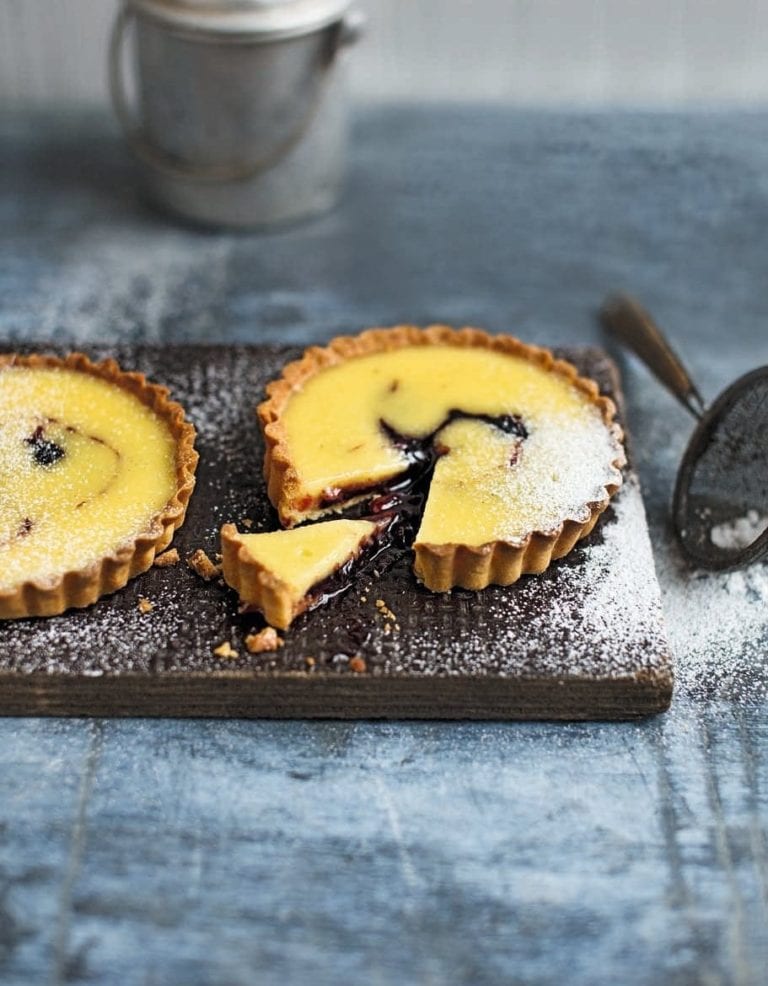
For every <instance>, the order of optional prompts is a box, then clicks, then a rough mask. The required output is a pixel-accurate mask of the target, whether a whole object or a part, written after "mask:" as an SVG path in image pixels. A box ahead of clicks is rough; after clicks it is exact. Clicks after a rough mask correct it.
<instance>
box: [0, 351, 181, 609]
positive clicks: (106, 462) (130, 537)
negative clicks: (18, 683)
mask: <svg viewBox="0 0 768 986" xmlns="http://www.w3.org/2000/svg"><path fill="white" fill-rule="evenodd" d="M194 438H195V431H194V428H193V427H192V425H191V424H189V423H188V422H187V421H186V420H185V417H184V411H183V409H182V408H181V407H180V406H179V405H178V404H175V403H174V402H172V401H171V400H169V398H168V391H167V390H166V389H165V388H163V387H159V386H156V385H154V384H151V383H149V382H148V381H147V380H146V379H145V378H144V377H143V376H142V375H141V374H137V373H124V372H122V371H121V370H120V368H119V367H118V365H117V364H116V363H115V362H114V361H113V360H107V361H105V362H103V363H92V362H91V361H90V360H89V359H88V358H87V357H86V356H84V355H82V354H79V353H74V354H71V355H70V356H68V357H67V358H65V359H59V358H58V357H55V356H43V355H32V356H19V355H6V356H0V619H14V618H19V617H26V616H52V615H55V614H57V613H62V612H64V611H65V610H66V609H69V608H70V607H81V606H88V605H90V604H91V603H93V602H95V601H96V600H97V599H99V598H100V597H101V596H103V595H106V594H107V593H111V592H114V591H115V590H117V589H120V588H121V587H122V586H124V585H125V584H126V582H127V581H128V580H129V579H130V578H133V577H134V576H135V575H138V574H139V573H140V572H144V571H146V570H147V569H148V568H149V567H150V566H151V565H152V562H153V561H154V558H155V555H156V554H157V553H159V552H161V551H163V550H164V549H165V548H166V547H167V546H168V544H169V542H170V541H171V538H172V537H173V534H174V531H175V530H176V528H178V527H179V526H180V525H181V524H182V523H183V521H184V516H185V513H186V508H187V504H188V502H189V498H190V496H191V494H192V490H193V488H194V481H195V479H194V477H195V467H196V465H197V453H196V452H195V450H194Z"/></svg>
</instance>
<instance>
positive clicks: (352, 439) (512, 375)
mask: <svg viewBox="0 0 768 986" xmlns="http://www.w3.org/2000/svg"><path fill="white" fill-rule="evenodd" d="M258 411H259V418H260V421H261V425H262V430H263V433H264V437H265V444H266V454H265V477H266V480H267V487H268V492H269V496H270V499H271V500H272V503H273V504H274V505H275V507H276V508H277V511H278V514H279V517H280V520H281V523H282V524H283V525H285V526H288V527H290V526H292V525H294V524H297V523H300V522H302V521H304V520H306V519H314V518H318V517H322V516H324V515H326V514H327V513H328V512H330V511H338V510H340V509H344V508H346V507H347V506H349V505H350V504H352V503H354V502H356V501H358V500H360V499H365V498H367V497H371V496H373V495H376V494H378V493H381V492H385V491H386V490H388V489H392V488H396V487H398V486H400V485H402V484H403V483H405V482H407V480H408V477H409V475H414V474H418V475H420V476H423V473H424V469H425V463H426V467H427V469H428V468H429V465H430V464H433V465H434V476H433V478H432V481H431V485H430V487H429V491H428V495H427V502H426V507H425V511H424V516H423V519H422V524H421V529H420V530H419V532H418V534H417V537H416V541H415V544H414V548H415V556H416V562H415V572H416V575H417V577H418V578H419V579H420V580H421V581H422V582H423V583H424V584H425V585H426V586H427V588H429V589H433V590H435V591H446V590H448V589H451V588H452V587H454V586H462V587H466V588H471V589H481V588H484V587H485V586H487V585H489V584H492V583H500V584H509V583H511V582H514V581H515V580H516V579H518V578H519V577H520V575H521V574H522V573H526V572H541V571H543V570H544V569H545V568H547V566H548V565H549V564H550V562H551V561H552V559H554V558H558V557H561V556H562V555H564V554H566V553H567V552H568V551H570V549H571V548H572V547H573V545H574V544H575V543H576V541H577V540H578V539H579V538H582V537H585V536H586V535H587V534H588V533H589V532H590V531H591V530H592V527H593V526H594V524H595V522H596V520H597V518H598V516H599V515H600V513H601V512H602V511H603V510H604V509H605V508H606V506H607V505H608V502H609V500H610V497H611V496H612V495H613V494H614V493H615V492H616V490H617V489H618V488H619V486H620V485H621V468H622V466H623V465H624V462H625V457H624V451H623V447H622V434H621V429H620V427H619V426H618V424H617V423H616V422H615V421H614V414H615V408H614V405H613V403H612V402H611V401H610V400H609V399H608V398H606V397H603V396H601V395H600V394H599V392H598V388H597V386H596V384H595V383H594V382H593V381H591V380H587V379H585V378H582V377H580V376H579V374H578V372H577V371H576V369H575V368H574V367H573V366H571V365H570V364H569V363H567V362H565V361H563V360H556V359H555V358H554V357H553V356H552V354H551V353H550V352H549V351H548V350H545V349H539V348H536V347H533V346H527V345H525V344H523V343H521V342H519V341H518V340H517V339H514V338H512V337H510V336H491V335H489V334H487V333H485V332H482V331H481V330H478V329H461V330H454V329H450V328H448V327H446V326H431V327H429V328H427V329H419V328H416V327H414V326H398V327H396V328H394V329H371V330H368V331H367V332H363V333H362V334H361V335H359V336H356V337H354V338H347V337H341V338H338V339H334V340H333V341H332V342H331V343H330V344H329V345H328V346H327V347H325V348H322V349H321V348H318V347H314V348H312V349H309V350H307V352H306V353H305V354H304V356H303V358H302V359H300V360H298V361H297V362H294V363H291V364H289V365H288V366H286V367H285V369H284V371H283V375H282V377H281V378H280V379H279V380H277V381H274V382H273V383H271V384H270V385H269V386H268V388H267V400H266V401H265V402H264V403H263V404H261V405H260V407H259V409H258Z"/></svg>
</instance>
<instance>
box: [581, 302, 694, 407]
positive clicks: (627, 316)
mask: <svg viewBox="0 0 768 986" xmlns="http://www.w3.org/2000/svg"><path fill="white" fill-rule="evenodd" d="M599 318H600V322H601V324H602V326H603V328H604V329H605V330H606V331H607V332H608V333H609V334H610V335H612V336H614V337H615V338H616V339H618V340H619V342H622V343H624V345H625V346H627V348H628V349H631V350H632V352H633V353H635V355H636V356H639V357H640V359H641V360H642V361H643V363H645V365H646V366H647V367H648V369H649V370H650V371H651V373H653V375H654V376H655V377H656V379H657V380H658V381H659V382H660V383H662V384H663V385H664V386H665V387H666V388H667V390H668V391H669V392H670V393H671V394H673V395H674V396H675V397H676V398H677V399H678V400H679V401H680V403H681V404H682V405H683V407H684V408H685V409H686V410H687V411H690V413H691V414H692V415H693V416H694V417H695V418H700V417H701V416H702V414H703V413H704V401H703V400H702V398H701V394H700V393H699V391H698V389H697V387H696V385H695V384H694V382H693V381H692V380H691V378H690V376H689V375H688V371H687V370H686V369H685V367H684V366H683V364H682V362H681V360H680V357H679V356H678V355H677V353H676V352H675V351H674V350H673V349H672V347H671V346H670V344H669V341H668V340H667V338H666V336H665V335H664V334H663V332H662V331H661V329H660V328H659V327H658V325H656V323H655V322H654V320H653V318H652V317H651V315H650V314H649V313H648V312H647V311H646V310H645V309H644V308H643V306H642V305H641V304H640V303H639V302H637V301H635V299H634V298H630V297H629V295H621V294H619V295H612V296H611V297H609V298H606V300H605V301H604V302H603V305H602V308H601V309H600V312H599Z"/></svg>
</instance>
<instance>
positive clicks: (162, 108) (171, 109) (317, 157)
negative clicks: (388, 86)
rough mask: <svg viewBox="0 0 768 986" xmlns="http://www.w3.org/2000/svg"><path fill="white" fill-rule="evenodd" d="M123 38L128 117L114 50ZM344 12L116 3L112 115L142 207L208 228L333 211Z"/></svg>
mask: <svg viewBox="0 0 768 986" xmlns="http://www.w3.org/2000/svg"><path fill="white" fill-rule="evenodd" d="M130 28H133V29H134V35H135V66H136V76H137V79H136V96H135V104H136V106H135V109H134V108H133V107H132V106H131V102H130V100H129V98H128V96H127V94H126V89H125V85H124V79H123V76H124V71H123V70H124V66H123V64H122V61H123V54H124V52H123V49H124V46H125V43H126V40H127V37H128V32H129V29H130ZM359 33H360V19H359V16H358V15H357V14H356V13H355V12H350V10H349V0H225V2H222V0H218V2H215V0H124V3H123V6H122V8H121V10H120V12H119V14H118V16H117V19H116V21H115V25H114V28H113V32H112V41H111V45H110V89H111V95H112V103H113V106H114V109H115V113H116V114H117V117H118V120H119V121H120V123H121V126H122V128H123V131H124V133H125V136H126V138H127V139H128V142H129V144H130V145H131V147H132V148H133V150H134V152H135V154H136V155H137V157H138V158H139V160H140V162H141V164H142V168H143V172H144V176H145V179H146V182H147V185H148V189H149V192H150V194H151V196H152V198H153V199H154V200H155V201H156V202H157V203H158V204H160V205H161V206H163V207H164V208H167V209H170V210H171V211H172V212H175V213H177V214H179V215H181V216H184V217H186V218H188V219H192V220H194V221H196V222H202V223H207V224H214V225H226V226H241V227H242V226H244V227H249V226H264V225H271V224H273V223H281V222H287V221H290V220H295V219H299V218H302V217H306V216H310V215H313V214H316V213H320V212H324V211H326V210H327V209H329V208H331V207H332V206H333V205H334V204H335V202H336V199H337V197H338V193H339V190H340V185H341V179H342V170H343V162H344V151H345V144H346V123H347V106H346V98H345V95H346V94H345V85H344V79H343V64H342V62H343V59H341V58H340V54H341V52H342V50H343V49H344V48H345V47H346V46H347V45H349V44H351V43H352V42H354V41H356V40H357V38H358V36H359Z"/></svg>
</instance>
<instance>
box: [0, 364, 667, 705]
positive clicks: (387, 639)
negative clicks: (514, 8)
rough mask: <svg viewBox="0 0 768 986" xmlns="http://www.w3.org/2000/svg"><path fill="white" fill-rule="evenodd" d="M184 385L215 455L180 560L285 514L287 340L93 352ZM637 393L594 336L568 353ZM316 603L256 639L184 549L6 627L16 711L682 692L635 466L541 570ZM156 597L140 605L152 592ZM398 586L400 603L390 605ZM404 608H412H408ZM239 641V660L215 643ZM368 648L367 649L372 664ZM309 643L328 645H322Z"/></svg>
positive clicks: (374, 577) (556, 699)
mask: <svg viewBox="0 0 768 986" xmlns="http://www.w3.org/2000/svg"><path fill="white" fill-rule="evenodd" d="M91 352H92V353H93V355H95V356H97V357H101V356H103V355H105V354H107V353H108V354H109V355H115V356H116V357H117V358H118V359H119V361H120V362H121V364H122V365H123V366H124V367H126V368H131V369H138V370H142V371H143V372H145V373H147V374H148V375H149V376H150V377H151V378H152V379H154V380H156V381H159V382H163V383H165V384H167V385H168V386H170V387H171V390H172V392H173V394H174V396H175V397H176V398H177V399H178V400H180V401H181V402H182V403H183V404H184V406H185V407H186V409H187V411H188V414H189V416H190V418H191V419H192V420H193V421H194V423H195V425H196V426H197V428H198V449H199V451H200V455H201V459H200V466H199V470H198V484H197V489H196V491H195V494H194V496H193V498H192V502H191V505H190V509H189V513H188V516H187V522H186V524H185V526H184V527H183V528H182V529H181V530H180V531H179V532H178V534H177V535H176V539H175V542H174V543H175V545H176V547H178V549H179V552H180V553H181V555H182V557H184V556H186V555H187V554H188V553H190V552H191V551H192V550H194V549H195V548H198V547H202V548H204V549H206V550H207V551H208V552H209V554H211V555H212V554H213V553H215V552H216V551H217V550H218V529H219V527H220V526H221V524H222V523H224V522H226V521H235V522H238V523H240V522H242V520H243V519H245V518H250V519H251V520H252V521H253V527H252V530H254V531H255V530H261V529H271V528H274V527H275V526H276V520H275V516H274V513H273V511H272V508H271V507H270V505H269V503H268V501H267V498H266V494H265V490H264V485H263V482H262V477H261V460H262V443H261V438H260V436H259V431H258V427H257V424H256V420H255V417H254V414H253V406H254V404H255V402H256V401H257V400H258V399H260V397H261V393H262V388H263V386H264V384H265V383H266V381H268V380H269V379H271V378H272V377H274V376H275V375H277V374H278V372H279V370H280V367H281V366H282V364H283V363H284V362H285V361H286V360H287V359H288V358H292V357H294V356H295V355H296V354H297V351H296V350H294V349H289V348H287V347H286V348H281V347H240V348H231V347H176V348H163V349H158V348H149V347H142V348H125V349H110V350H109V351H107V350H104V349H102V350H91ZM564 355H566V356H567V357H568V358H570V359H572V360H573V361H574V362H576V363H577V365H578V366H579V368H580V369H581V370H582V371H583V372H585V373H587V374H589V375H591V376H593V377H594V378H595V379H597V380H598V381H599V383H600V385H601V387H602V389H603V390H604V391H606V392H608V393H613V394H614V396H616V397H619V394H618V382H617V376H616V373H615V369H614V368H613V365H612V364H611V363H610V362H609V361H608V359H607V358H606V357H605V356H604V355H603V354H601V353H600V352H599V351H596V350H576V351H572V352H567V353H564ZM377 566H378V567H377V568H376V569H375V570H373V569H369V570H368V571H367V572H366V573H365V575H364V577H363V578H362V579H361V581H360V583H359V584H358V585H356V586H355V587H354V588H353V589H352V590H351V591H350V592H348V593H347V594H346V595H344V596H342V597H340V598H337V599H335V600H333V601H332V602H331V603H330V604H329V605H327V606H326V607H324V608H322V609H318V610H315V611H314V612H312V613H308V614H305V615H304V616H302V617H300V618H299V619H298V620H297V621H296V622H295V624H294V626H293V627H292V628H291V629H290V630H289V631H288V632H287V633H286V634H285V646H284V647H283V648H282V649H281V650H279V651H277V652H275V653H270V654H262V655H258V656H257V655H250V654H248V653H247V651H246V650H245V648H244V646H243V637H244V635H245V634H246V633H248V632H250V631H251V630H253V629H259V628H260V627H261V626H263V624H262V623H261V622H260V619H259V617H257V616H248V617H245V616H239V615H238V613H237V602H236V599H235V596H234V594H233V593H232V592H231V591H230V590H228V589H227V588H226V587H224V586H222V585H219V584H217V583H206V582H203V581H202V580H201V579H200V578H199V577H198V576H196V575H195V574H193V573H192V572H191V571H190V570H189V569H188V568H187V567H186V565H184V564H181V565H178V566H176V567H173V568H165V569H159V568H153V569H152V570H151V571H149V572H147V573H146V574H145V575H143V576H140V577H139V578H137V579H135V580H134V581H133V582H132V583H130V584H129V585H128V586H127V587H126V588H125V589H123V590H122V591H121V592H118V593H116V594H115V595H114V596H112V597H110V598H107V599H102V600H101V601H100V602H98V603H97V604H96V605H95V606H92V607H91V608H89V609H87V610H82V611H73V612H70V613H67V614H65V615H63V616H59V617H55V618H52V619H47V620H37V619H35V620H20V621H15V622H6V623H4V624H2V625H0V713H5V714H14V715H26V714H35V715H40V714H42V715H99V716H110V715H115V716H124V715H162V716H269V717H343V718H368V717H382V716H385V717H393V718H472V719H518V718H530V719H533V718H568V719H581V718H605V719H611V718H628V717H633V716H639V715H645V714H648V713H653V712H659V711H663V710H664V709H666V708H667V706H668V705H669V701H670V697H671V690H672V672H671V661H670V657H669V650H668V646H667V642H666V637H665V632H664V627H663V622H662V615H661V607H660V602H659V589H658V584H657V582H656V577H655V573H654V569H653V560H652V555H651V549H650V543H649V539H648V533H647V529H646V526H645V515H644V511H643V506H642V500H641V497H640V492H639V487H638V484H637V479H636V477H635V476H634V474H633V473H632V471H631V470H629V471H628V473H627V477H626V482H625V485H624V487H623V489H622V490H621V492H620V493H619V494H618V496H617V497H616V499H615V501H614V504H613V506H612V507H611V508H609V510H608V511H607V512H606V514H605V515H604V517H603V518H602V519H601V521H600V523H599V524H598V526H597V528H596V530H595V531H594V532H593V534H592V535H591V536H590V537H589V538H588V539H587V540H586V541H585V542H583V543H582V545H580V546H578V547H577V548H576V549H575V550H574V551H573V552H572V553H571V555H569V556H568V558H566V559H564V560H562V561H561V562H558V563H556V564H555V565H553V566H552V568H551V569H550V570H549V571H548V572H546V573H545V574H544V575H543V576H539V577H525V578H523V579H522V580H521V581H520V582H518V583H517V584H516V585H513V586H510V587H508V588H501V587H493V588H490V589H487V590H485V591H484V592H481V593H471V592H465V591H455V592H453V593H451V594H447V595H435V594H433V593H430V592H428V591H426V590H425V589H423V588H421V587H420V586H419V585H418V584H417V583H416V581H415V579H414V577H413V575H412V573H411V569H410V559H409V557H408V556H407V555H406V556H403V557H400V558H399V559H398V560H396V561H394V562H393V563H390V565H389V567H387V564H386V563H385V562H384V561H383V560H382V559H379V561H378V563H377ZM140 596H143V597H146V598H148V599H149V600H151V601H152V602H153V604H154V608H153V610H152V612H150V613H148V614H141V613H140V612H139V610H138V605H137V604H138V600H139V597H140ZM376 600H383V601H384V602H385V603H386V605H387V607H388V608H389V610H391V612H392V613H393V614H394V617H395V620H392V619H391V618H390V619H386V618H385V617H383V616H382V615H381V613H380V612H379V610H378V609H377V606H376ZM395 623H396V625H394V624H395ZM225 640H226V641H230V642H231V644H232V645H233V647H234V648H235V649H236V650H237V651H238V654H239V656H238V657H237V658H235V659H220V658H217V657H216V656H214V654H213V650H214V648H215V647H216V646H217V645H219V644H221V643H222V642H223V641H225ZM355 657H361V658H362V659H363V662H364V664H365V670H364V671H356V670H353V669H354V668H359V667H361V666H362V665H361V663H360V662H359V661H354V660H352V659H353V658H355ZM308 658H311V659H313V662H312V661H308V660H307V659H308Z"/></svg>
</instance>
